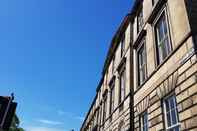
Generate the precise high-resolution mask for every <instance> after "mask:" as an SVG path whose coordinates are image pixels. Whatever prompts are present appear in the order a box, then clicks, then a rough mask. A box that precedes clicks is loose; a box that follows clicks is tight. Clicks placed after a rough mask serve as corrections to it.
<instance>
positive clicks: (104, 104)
mask: <svg viewBox="0 0 197 131" xmlns="http://www.w3.org/2000/svg"><path fill="white" fill-rule="evenodd" d="M106 94H107V93H106ZM106 118H107V95H106V96H104V99H103V124H104V123H105V120H106Z"/></svg>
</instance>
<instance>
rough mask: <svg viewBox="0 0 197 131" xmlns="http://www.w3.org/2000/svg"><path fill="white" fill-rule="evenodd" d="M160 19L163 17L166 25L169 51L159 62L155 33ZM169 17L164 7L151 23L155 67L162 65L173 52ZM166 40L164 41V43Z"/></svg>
mask: <svg viewBox="0 0 197 131" xmlns="http://www.w3.org/2000/svg"><path fill="white" fill-rule="evenodd" d="M162 17H165V23H166V28H167V36H166V37H168V43H169V44H168V46H169V49H168V50H169V51H168V53H167V55H166V56H165V58H163V59H162V60H160V54H159V53H160V52H159V47H158V33H157V29H156V28H157V24H158V23H159V22H160V20H161V19H162ZM169 22H170V21H169V17H168V11H167V9H166V6H164V7H162V9H161V11H160V12H159V13H158V15H157V16H156V18H155V20H154V22H153V34H154V47H155V54H156V55H155V61H156V66H159V65H162V63H163V62H164V61H165V60H166V59H167V58H168V56H170V54H171V52H172V51H173V47H172V39H171V31H170V23H169ZM165 40H166V39H164V41H165Z"/></svg>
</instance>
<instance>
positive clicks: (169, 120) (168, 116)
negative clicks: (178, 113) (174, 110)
mask: <svg viewBox="0 0 197 131" xmlns="http://www.w3.org/2000/svg"><path fill="white" fill-rule="evenodd" d="M167 122H168V127H170V126H171V125H172V124H171V123H172V122H171V115H170V112H169V113H167Z"/></svg>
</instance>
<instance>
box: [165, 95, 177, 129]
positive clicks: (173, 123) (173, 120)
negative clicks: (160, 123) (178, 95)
mask: <svg viewBox="0 0 197 131" xmlns="http://www.w3.org/2000/svg"><path fill="white" fill-rule="evenodd" d="M164 104H165V106H164V107H165V115H166V116H165V118H166V119H165V122H166V123H167V130H168V131H179V125H178V114H177V105H176V99H175V96H171V97H168V98H167V99H166V100H165V103H164Z"/></svg>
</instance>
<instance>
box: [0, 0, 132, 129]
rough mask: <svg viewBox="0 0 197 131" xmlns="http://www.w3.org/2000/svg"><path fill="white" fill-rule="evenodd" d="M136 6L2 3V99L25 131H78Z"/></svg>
mask: <svg viewBox="0 0 197 131" xmlns="http://www.w3.org/2000/svg"><path fill="white" fill-rule="evenodd" d="M131 6H132V0H78V1H77V0H76V1H75V0H1V1H0V95H9V94H11V92H14V93H15V96H16V101H17V102H18V104H19V105H18V107H17V114H18V116H19V118H20V120H21V123H22V125H21V126H22V127H24V128H25V129H26V130H27V131H69V130H70V129H72V128H74V129H75V130H79V128H80V126H81V123H82V120H83V119H84V117H85V115H86V113H87V111H88V109H89V107H90V104H91V102H92V100H93V97H94V96H95V93H96V87H97V84H98V82H99V80H100V78H101V71H102V67H103V64H104V60H105V57H106V54H107V50H108V48H109V44H110V41H111V39H112V36H113V35H114V33H115V32H116V30H117V28H118V26H119V25H120V23H121V21H122V19H123V17H124V16H125V15H126V14H127V13H128V12H129V10H130V9H131Z"/></svg>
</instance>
